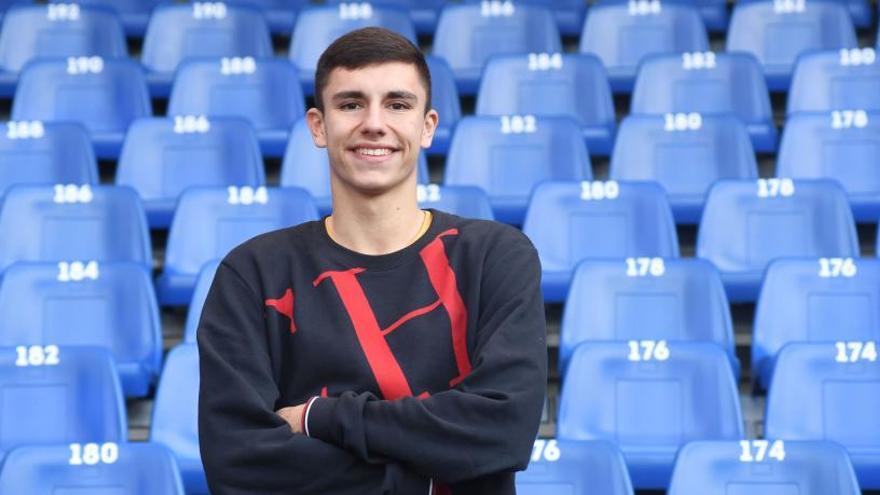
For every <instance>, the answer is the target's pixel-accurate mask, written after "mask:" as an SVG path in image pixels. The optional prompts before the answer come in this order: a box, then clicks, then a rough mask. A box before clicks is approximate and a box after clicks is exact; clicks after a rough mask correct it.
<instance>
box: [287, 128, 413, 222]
mask: <svg viewBox="0 0 880 495" xmlns="http://www.w3.org/2000/svg"><path fill="white" fill-rule="evenodd" d="M416 166H417V167H418V172H417V173H418V181H419V183H420V184H427V183H428V182H430V180H429V174H428V161H427V159H426V158H425V154H424V152H423V153H419V161H418V164H417V165H416ZM281 186H282V187H300V188H303V189H305V190H307V191H308V192H309V194H311V195H312V198H313V199H314V200H315V204H316V205H317V206H318V211H320V212H321V215H329V214H330V211H331V210H332V208H331V206H332V204H331V203H332V198H331V197H330V162H329V159H328V158H327V150H326V149H325V148H318V147H317V146H315V142H314V141H313V140H312V134H311V133H310V132H309V126H308V124H307V123H306V120H305V119H300V120H298V121H297V122H296V124H294V126H293V130H292V131H290V140H289V141H288V143H287V150H286V151H285V152H284V160H283V161H282V162H281Z"/></svg>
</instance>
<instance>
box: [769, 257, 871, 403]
mask: <svg viewBox="0 0 880 495" xmlns="http://www.w3.org/2000/svg"><path fill="white" fill-rule="evenodd" d="M877 307H880V260H876V259H847V258H837V259H828V258H825V259H822V260H820V259H815V258H813V259H806V258H805V259H782V260H777V261H774V262H773V263H770V266H769V267H767V274H766V275H765V276H764V284H763V286H762V288H761V294H760V297H759V298H758V304H757V306H756V311H755V323H754V336H753V338H752V370H753V375H755V376H756V377H757V381H756V382H757V384H758V385H760V386H761V387H762V388H764V389H766V388H767V387H768V386H769V385H770V380H771V377H772V376H773V367H774V363H775V361H776V355H777V354H778V353H779V351H780V349H782V347H783V346H784V345H785V344H787V343H789V342H834V341H837V340H848V341H856V340H858V341H868V340H877V341H880V315H878V314H877V311H876V308H877Z"/></svg>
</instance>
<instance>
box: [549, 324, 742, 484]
mask: <svg viewBox="0 0 880 495" xmlns="http://www.w3.org/2000/svg"><path fill="white" fill-rule="evenodd" d="M648 344H650V342H646V341H632V342H590V343H583V344H581V345H580V346H578V347H577V349H575V351H574V355H573V356H572V358H571V363H570V364H569V366H568V371H567V372H566V374H565V379H564V381H563V383H562V394H561V399H560V404H559V421H558V433H557V434H558V436H559V438H565V439H576V440H593V439H600V440H610V441H615V442H616V443H617V445H618V447H620V449H621V450H622V451H623V455H624V457H625V458H626V464H627V466H628V467H629V474H630V477H631V478H632V482H633V486H634V487H635V488H637V489H648V488H649V489H665V488H666V487H667V486H668V484H669V479H670V476H671V475H672V468H673V465H674V462H675V456H676V453H677V452H678V450H679V449H680V448H681V447H682V446H684V445H685V444H686V443H687V442H691V441H695V440H739V439H741V438H743V419H742V413H741V411H740V403H739V391H738V390H737V385H736V380H735V379H734V376H733V372H732V371H731V369H730V359H729V357H728V355H727V353H726V352H725V351H724V349H722V348H721V347H720V346H718V345H717V344H713V343H708V342H670V343H668V344H667V345H665V346H659V345H657V346H656V347H652V346H650V345H648ZM655 344H656V343H655ZM590 398H595V399H598V400H590Z"/></svg>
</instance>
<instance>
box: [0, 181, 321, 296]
mask: <svg viewBox="0 0 880 495" xmlns="http://www.w3.org/2000/svg"><path fill="white" fill-rule="evenodd" d="M317 218H318V211H317V209H316V208H315V205H314V202H313V201H312V198H311V197H310V196H309V194H308V192H306V191H305V190H302V189H298V188H282V189H266V188H264V187H259V188H256V189H253V188H250V187H242V188H237V187H229V188H225V187H192V188H189V189H188V190H186V191H184V193H183V194H181V196H180V200H179V202H178V204H177V210H176V211H175V213H174V220H173V221H172V222H171V229H170V230H169V232H168V247H167V249H166V251H165V264H164V267H165V270H164V272H163V273H162V275H161V277H159V280H158V281H157V282H156V292H157V294H158V296H159V302H160V303H161V304H163V305H177V306H182V305H186V304H189V302H190V300H191V299H192V292H193V288H194V287H195V284H196V278H197V277H198V274H199V271H200V270H201V269H202V266H203V265H204V264H205V263H206V262H208V261H211V260H214V259H218V258H223V257H224V256H225V255H226V253H228V252H229V251H230V250H231V249H232V248H234V247H235V246H237V245H239V244H241V243H243V242H244V241H246V240H248V239H250V238H251V237H254V236H256V235H258V234H262V233H265V232H269V231H271V230H277V229H281V228H285V227H291V226H294V225H297V224H300V223H302V222H306V221H309V220H316V219H317ZM0 246H2V244H0Z"/></svg>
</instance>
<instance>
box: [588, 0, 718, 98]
mask: <svg viewBox="0 0 880 495" xmlns="http://www.w3.org/2000/svg"><path fill="white" fill-rule="evenodd" d="M708 49H709V37H708V35H707V34H706V27H705V26H704V25H703V19H702V18H701V17H700V13H699V11H698V10H697V9H696V7H693V6H690V5H682V4H667V3H663V5H662V7H661V4H660V2H659V1H653V2H652V1H647V0H642V1H635V2H629V3H600V4H597V5H594V6H593V7H592V8H591V9H590V12H589V13H588V14H587V20H586V22H585V23H584V32H583V34H582V35H581V41H580V51H581V53H593V54H595V55H597V56H598V57H599V58H600V59H601V60H602V63H603V64H605V67H606V68H607V69H608V79H609V81H610V82H611V89H612V90H613V91H614V92H616V93H628V92H630V91H631V90H632V87H633V82H634V81H635V78H636V72H637V69H638V66H639V63H641V61H642V59H643V58H644V57H646V56H648V55H652V54H657V53H666V52H676V53H678V52H697V51H700V52H701V51H706V50H708Z"/></svg>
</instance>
